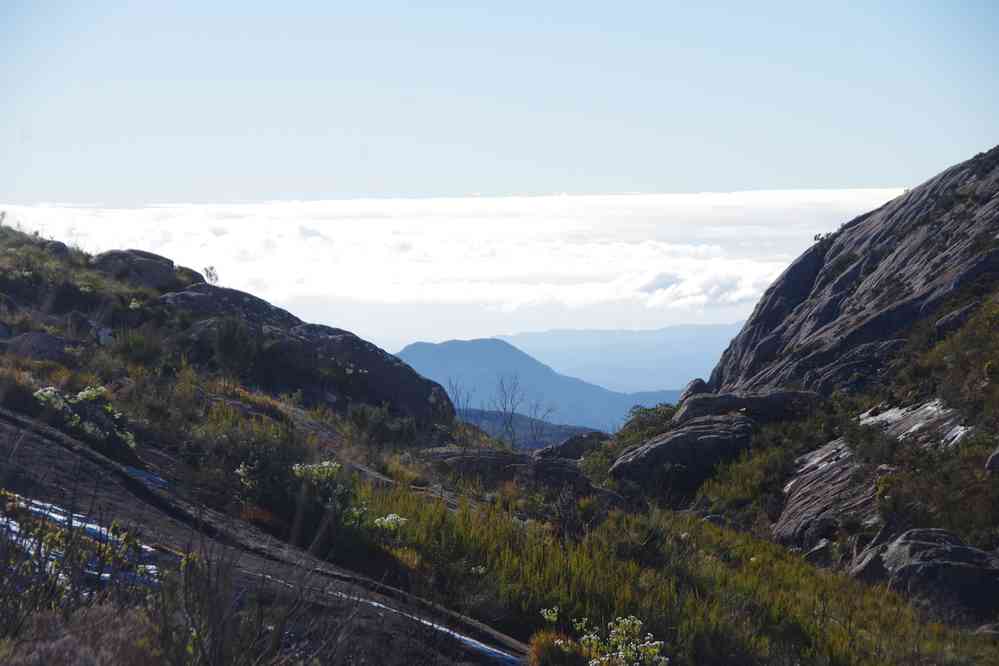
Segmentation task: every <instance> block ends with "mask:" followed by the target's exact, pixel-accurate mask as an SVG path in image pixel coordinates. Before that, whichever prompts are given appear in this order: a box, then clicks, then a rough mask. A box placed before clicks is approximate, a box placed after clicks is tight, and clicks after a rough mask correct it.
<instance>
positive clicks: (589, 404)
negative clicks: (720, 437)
mask: <svg viewBox="0 0 999 666" xmlns="http://www.w3.org/2000/svg"><path fill="white" fill-rule="evenodd" d="M397 356H398V357H399V358H401V359H402V360H403V361H405V362H406V363H408V364H409V365H410V366H411V367H412V368H413V369H415V370H416V371H417V372H419V373H420V374H421V375H423V376H425V377H427V378H431V379H434V380H435V381H438V382H439V383H440V384H441V385H443V386H445V387H447V386H448V384H449V383H450V382H451V381H456V382H458V384H460V385H461V387H462V389H463V390H464V391H467V392H469V393H470V404H469V405H468V406H469V407H474V408H482V409H486V410H490V409H492V408H493V403H494V401H495V398H496V388H497V383H498V380H499V378H500V377H512V376H516V377H517V379H518V380H519V385H520V388H521V389H522V390H523V393H524V397H525V401H524V404H523V405H522V407H521V409H519V410H518V412H519V413H521V414H524V415H526V416H532V414H530V413H529V411H528V409H529V403H531V402H540V403H541V404H543V405H545V406H549V405H552V406H554V407H555V411H554V413H553V414H551V415H549V416H548V419H546V420H549V421H555V422H558V423H563V424H571V425H575V426H586V427H590V428H596V429H600V430H610V429H613V428H614V427H615V426H616V425H618V424H620V423H621V422H622V421H623V420H624V419H625V417H626V415H627V413H628V411H629V410H630V409H631V408H632V407H634V406H635V405H643V406H651V405H656V404H658V403H660V402H676V400H677V398H678V397H679V395H680V391H679V390H662V391H642V392H636V393H623V392H618V391H611V390H609V389H605V388H603V387H602V386H597V385H596V384H591V383H589V382H585V381H583V380H581V379H577V378H575V377H568V376H566V375H563V374H560V373H558V372H556V371H555V370H553V369H552V368H551V367H549V366H547V365H545V364H544V363H541V362H540V361H538V360H537V359H535V358H534V357H532V356H530V355H529V354H527V353H525V352H523V351H521V350H520V349H518V348H516V347H515V346H513V345H511V344H510V343H509V342H506V341H504V340H500V339H497V338H482V339H477V340H450V341H447V342H441V343H429V342H416V343H413V344H411V345H408V346H407V347H406V348H404V349H403V350H402V351H400V352H399V353H398V354H397ZM454 397H455V398H457V397H458V396H454Z"/></svg>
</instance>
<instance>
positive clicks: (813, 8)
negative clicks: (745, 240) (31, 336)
mask: <svg viewBox="0 0 999 666" xmlns="http://www.w3.org/2000/svg"><path fill="white" fill-rule="evenodd" d="M412 4H413V3H408V2H370V3H361V2H351V3H347V2H306V3H291V2H282V3H273V2H266V3H263V2H259V3H258V2H246V1H240V2H213V3H205V2H186V1H175V2H169V3H152V2H120V3H105V2H98V1H95V2H86V3H78V2H72V3H68V2H67V3H59V2H45V3H41V2H18V1H17V0H14V1H13V2H11V0H7V2H4V3H2V6H0V27H2V39H0V82H2V85H0V94H2V97H0V103H2V105H3V118H4V122H3V123H2V124H0V145H2V146H3V147H4V149H3V151H2V154H0V202H7V203H16V204H31V203H37V202H52V201H62V202H66V201H71V202H78V203H86V204H104V205H139V204H146V203H152V202H233V201H260V200H273V199H328V198H341V197H353V196H375V197H380V196H408V197H413V196H417V197H424V196H461V195H467V194H470V193H483V194H489V195H512V194H523V193H533V194H539V193H553V192H569V193H580V194H593V193H609V192H635V191H641V192H700V191H735V190H753V189H768V190H773V189H797V188H856V187H886V186H897V185H900V184H911V183H915V182H918V181H920V180H923V179H925V178H927V177H929V176H931V175H932V174H934V173H936V172H937V171H939V170H941V169H942V168H944V167H945V166H947V165H949V164H952V163H954V162H957V161H960V160H962V159H965V158H967V157H969V156H970V155H972V154H974V153H976V152H978V151H981V150H983V149H986V148H988V147H991V145H994V144H995V143H996V142H999V125H997V124H996V122H995V118H996V116H995V114H996V111H997V109H999V76H996V72H995V69H996V64H997V63H999V52H997V50H999V48H997V46H996V41H997V40H996V39H995V35H996V34H999V17H997V14H999V10H997V5H996V4H995V3H994V2H978V3H969V2H937V3H891V2H879V3H850V5H851V6H850V7H846V6H836V7H833V6H832V5H834V4H835V5H841V4H842V5H845V4H846V3H821V5H820V3H802V2H794V3H762V4H761V3H730V4H728V5H715V6H706V5H702V3H697V5H698V6H697V7H693V6H682V5H678V4H674V3H667V2H647V3H630V2H619V3H607V2H600V3H586V2H578V1H573V2H548V3H536V2H530V3H521V2H512V1H507V2H503V3H494V5H493V6H492V7H489V6H485V5H483V6H479V7H464V8H459V7H448V6H445V5H437V6H434V7H426V8H420V9H416V8H414V7H413V6H412ZM864 4H866V5H867V6H863V5H864ZM209 5H210V6H209Z"/></svg>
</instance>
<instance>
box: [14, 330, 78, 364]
mask: <svg viewBox="0 0 999 666" xmlns="http://www.w3.org/2000/svg"><path fill="white" fill-rule="evenodd" d="M72 345H73V343H72V342H71V341H69V340H67V339H66V338H62V337H59V336H57V335H50V334H49V333H42V332H38V331H32V332H30V333H22V334H21V335H18V336H15V337H13V338H11V339H9V340H4V341H3V342H2V343H0V352H5V353H7V354H14V355H16V356H23V357H24V358H30V359H34V360H36V361H54V362H56V363H61V364H62V365H74V364H75V362H76V359H75V358H73V356H72V355H70V354H69V352H67V351H66V349H67V348H69V347H71V346H72Z"/></svg>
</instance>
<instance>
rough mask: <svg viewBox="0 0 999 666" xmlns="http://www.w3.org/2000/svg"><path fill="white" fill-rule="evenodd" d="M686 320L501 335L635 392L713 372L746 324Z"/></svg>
mask: <svg viewBox="0 0 999 666" xmlns="http://www.w3.org/2000/svg"><path fill="white" fill-rule="evenodd" d="M742 324H743V322H736V323H732V324H681V325H677V326H667V327H665V328H659V329H652V330H613V329H612V330H599V329H555V330H549V331H536V332H526V333H517V334H514V335H499V336H496V337H497V338H499V339H500V340H505V341H506V342H509V343H510V344H512V345H513V346H515V347H517V348H518V349H521V350H523V351H524V352H525V353H527V354H530V355H531V356H533V357H534V358H536V359H538V360H539V361H541V362H542V363H545V364H546V365H549V366H551V367H552V368H553V369H554V370H555V371H556V372H559V373H561V374H564V375H569V376H570V377H579V378H580V379H583V380H584V381H587V382H591V383H593V384H597V385H598V386H603V387H605V388H608V389H610V390H612V391H618V392H622V393H631V392H636V391H649V390H656V389H660V388H662V387H663V386H673V387H682V386H684V385H686V383H687V382H688V381H690V380H691V379H692V378H694V377H705V376H707V375H708V373H710V372H711V368H713V367H714V366H715V364H716V363H717V362H718V359H719V358H720V357H721V354H722V352H723V351H724V350H725V348H726V347H727V346H728V344H729V342H731V340H732V338H734V337H735V336H736V335H737V334H738V333H739V331H740V330H741V329H742Z"/></svg>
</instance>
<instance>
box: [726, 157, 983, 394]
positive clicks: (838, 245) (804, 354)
mask: <svg viewBox="0 0 999 666" xmlns="http://www.w3.org/2000/svg"><path fill="white" fill-rule="evenodd" d="M997 234H999V147H996V148H993V149H992V150H990V151H988V152H987V153H982V154H979V155H977V156H976V157H974V158H972V159H970V160H968V161H967V162H964V163H962V164H959V165H957V166H954V167H951V168H950V169H947V170H946V171H944V172H943V173H941V174H939V175H938V176H936V177H934V178H932V179H931V180H929V181H927V182H925V183H923V184H922V185H920V186H918V187H916V188H914V189H912V190H910V191H908V192H906V193H905V194H903V195H901V196H899V197H897V198H896V199H894V200H892V201H889V202H888V203H886V204H885V205H883V206H882V207H881V208H879V209H877V210H875V211H872V212H870V213H866V214H864V215H861V216H860V217H858V218H856V219H854V220H852V221H851V222H849V223H847V224H845V225H844V226H843V227H842V228H841V229H840V230H839V231H838V232H836V233H833V234H831V235H830V236H829V237H826V238H823V239H821V240H818V241H817V242H816V243H815V244H814V245H813V246H812V247H810V248H809V249H808V250H807V251H806V252H805V253H804V254H802V255H801V256H800V257H799V258H798V259H797V260H796V261H795V262H794V263H793V264H791V266H790V267H788V268H787V270H785V271H784V273H783V274H782V275H781V276H780V277H779V278H778V279H777V280H776V282H774V283H773V284H772V285H771V286H770V288H769V289H768V290H767V291H766V293H765V294H764V295H763V298H762V299H761V300H760V302H759V303H758V304H757V306H756V309H755V310H754V312H753V314H752V316H751V317H750V318H749V320H748V321H747V322H746V324H745V326H744V327H743V329H742V331H741V332H740V333H739V335H738V336H736V338H735V339H734V340H733V341H732V343H731V344H730V345H729V347H728V349H727V350H726V351H725V353H724V354H723V355H722V358H721V360H720V361H719V363H718V365H717V366H716V367H715V369H714V371H713V372H712V374H711V379H710V381H709V382H708V383H709V385H710V388H711V390H712V391H715V392H732V391H760V390H762V389H766V388H789V387H800V388H805V389H810V390H814V391H817V392H819V393H821V394H823V395H829V394H831V393H832V392H834V391H835V390H837V389H853V388H859V387H862V386H863V385H864V384H866V383H868V382H870V381H872V380H875V379H876V378H877V376H878V375H879V374H880V373H881V372H882V371H883V370H884V368H885V366H886V364H887V363H888V361H889V360H890V359H891V358H892V357H893V355H894V354H895V353H896V352H897V351H898V350H899V348H900V347H901V345H902V338H903V337H904V336H905V334H906V333H907V332H908V330H909V329H910V328H911V326H912V325H913V324H914V323H915V322H917V321H919V320H922V319H925V318H927V317H929V316H931V315H934V314H936V315H937V316H938V317H939V318H940V321H939V325H940V328H941V330H942V331H944V332H945V331H946V330H948V329H950V328H951V327H953V326H954V324H955V322H956V321H959V320H960V319H961V317H965V316H967V314H968V313H967V312H963V313H962V312H960V311H957V312H954V313H947V312H938V310H939V308H940V307H941V305H943V304H944V303H945V301H947V300H948V299H949V298H951V297H952V296H954V295H955V293H957V292H959V291H960V290H962V289H963V288H964V287H966V286H968V285H970V284H971V283H973V282H975V281H976V280H979V279H982V278H985V277H987V276H991V275H995V274H999V240H997ZM949 315H953V319H951V320H948V316H949Z"/></svg>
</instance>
